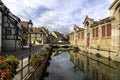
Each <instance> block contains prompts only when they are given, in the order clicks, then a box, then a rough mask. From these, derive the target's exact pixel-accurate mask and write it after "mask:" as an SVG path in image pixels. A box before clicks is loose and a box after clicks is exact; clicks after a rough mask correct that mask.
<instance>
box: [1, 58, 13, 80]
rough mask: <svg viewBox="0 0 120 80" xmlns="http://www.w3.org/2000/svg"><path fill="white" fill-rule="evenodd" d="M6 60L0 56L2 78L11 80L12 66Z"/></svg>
mask: <svg viewBox="0 0 120 80" xmlns="http://www.w3.org/2000/svg"><path fill="white" fill-rule="evenodd" d="M4 59H5V58H4V57H2V56H0V78H3V79H4V80H11V66H10V65H8V64H7V63H6V61H5V60H4Z"/></svg>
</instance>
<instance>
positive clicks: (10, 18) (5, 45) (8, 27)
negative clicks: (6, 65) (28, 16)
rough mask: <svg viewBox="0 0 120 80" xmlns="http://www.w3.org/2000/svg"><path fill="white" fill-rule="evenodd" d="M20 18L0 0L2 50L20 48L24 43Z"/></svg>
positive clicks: (0, 45) (0, 47) (0, 44)
mask: <svg viewBox="0 0 120 80" xmlns="http://www.w3.org/2000/svg"><path fill="white" fill-rule="evenodd" d="M21 36H22V26H21V24H20V19H19V18H18V17H17V16H15V15H14V14H12V13H11V12H10V11H9V9H8V8H7V7H6V6H5V5H4V4H3V3H2V2H1V1H0V39H1V41H0V51H1V50H2V51H11V50H16V49H19V48H20V47H21V45H22V39H21Z"/></svg>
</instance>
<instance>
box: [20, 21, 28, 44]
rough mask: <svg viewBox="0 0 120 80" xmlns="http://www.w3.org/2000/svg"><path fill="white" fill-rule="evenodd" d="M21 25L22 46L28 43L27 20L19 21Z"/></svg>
mask: <svg viewBox="0 0 120 80" xmlns="http://www.w3.org/2000/svg"><path fill="white" fill-rule="evenodd" d="M20 23H21V24H22V26H23V33H22V42H23V46H24V45H27V44H28V43H29V26H28V21H20Z"/></svg>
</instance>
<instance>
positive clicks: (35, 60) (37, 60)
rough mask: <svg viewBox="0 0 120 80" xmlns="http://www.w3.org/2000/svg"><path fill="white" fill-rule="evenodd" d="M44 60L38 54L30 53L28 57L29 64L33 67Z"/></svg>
mask: <svg viewBox="0 0 120 80" xmlns="http://www.w3.org/2000/svg"><path fill="white" fill-rule="evenodd" d="M43 60H44V57H43V56H40V55H39V54H32V55H31V58H30V63H31V65H32V66H33V67H34V68H35V67H36V66H37V65H40V64H41V63H42V62H43Z"/></svg>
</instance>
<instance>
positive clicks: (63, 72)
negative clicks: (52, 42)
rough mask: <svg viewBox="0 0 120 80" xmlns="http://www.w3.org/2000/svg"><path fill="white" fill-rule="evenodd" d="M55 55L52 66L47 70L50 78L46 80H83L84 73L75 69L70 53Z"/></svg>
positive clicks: (63, 52)
mask: <svg viewBox="0 0 120 80" xmlns="http://www.w3.org/2000/svg"><path fill="white" fill-rule="evenodd" d="M56 54H58V55H55V53H53V55H55V56H52V59H51V60H50V65H49V67H48V68H47V72H48V77H46V78H44V80H83V72H81V71H80V70H79V69H77V68H75V66H74V64H73V63H72V62H71V60H70V55H69V52H66V51H59V52H57V53H56Z"/></svg>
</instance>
